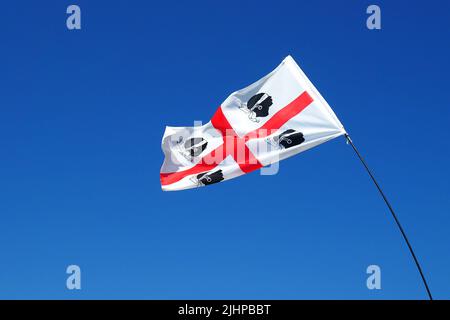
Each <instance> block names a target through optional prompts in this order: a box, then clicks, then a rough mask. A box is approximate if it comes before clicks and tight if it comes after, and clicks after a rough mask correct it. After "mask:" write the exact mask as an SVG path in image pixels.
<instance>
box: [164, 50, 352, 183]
mask: <svg viewBox="0 0 450 320" xmlns="http://www.w3.org/2000/svg"><path fill="white" fill-rule="evenodd" d="M345 133H346V132H345V129H344V127H343V126H342V124H341V122H340V121H339V119H338V118H337V117H336V115H335V114H334V112H333V110H332V109H331V107H330V106H329V105H328V103H327V102H326V101H325V99H324V98H323V97H322V96H321V95H320V93H319V92H318V91H317V89H316V88H315V87H314V85H313V84H312V83H311V82H310V81H309V79H308V78H307V77H306V75H305V74H304V73H303V71H302V70H301V69H300V67H299V66H298V65H297V63H296V62H295V61H294V59H293V58H292V57H291V56H288V57H287V58H286V59H284V60H283V62H282V63H281V64H280V65H279V66H278V67H277V68H276V69H275V70H274V71H272V72H271V73H269V74H268V75H267V76H265V77H264V78H262V79H260V80H259V81H257V82H255V83H253V84H252V85H250V86H248V87H247V88H244V89H242V90H239V91H236V92H234V93H232V94H231V95H230V96H229V97H228V98H227V99H226V100H225V101H224V102H223V103H222V105H221V106H220V107H219V109H218V110H217V111H216V113H215V114H214V116H213V117H212V119H211V121H210V122H208V123H207V124H205V125H203V126H199V127H166V131H165V132H164V137H163V140H162V149H163V151H164V155H165V160H164V163H163V166H162V168H161V174H160V178H161V186H162V189H163V190H167V191H168V190H182V189H189V188H194V187H198V186H204V185H209V184H213V183H217V182H221V181H223V180H227V179H231V178H234V177H237V176H240V175H242V174H245V173H248V172H251V171H253V170H256V169H259V168H261V167H263V166H267V165H270V164H272V163H275V162H277V161H280V160H282V159H285V158H288V157H290V156H292V155H294V154H297V153H299V152H302V151H305V150H308V149H310V148H312V147H314V146H317V145H319V144H321V143H323V142H326V141H328V140H331V139H333V138H336V137H338V136H341V135H343V134H345Z"/></svg>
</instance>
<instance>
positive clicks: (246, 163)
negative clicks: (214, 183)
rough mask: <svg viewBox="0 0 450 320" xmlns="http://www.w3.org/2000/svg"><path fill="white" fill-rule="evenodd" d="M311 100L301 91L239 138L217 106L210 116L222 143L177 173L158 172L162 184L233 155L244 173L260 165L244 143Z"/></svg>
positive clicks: (270, 129) (269, 131)
mask: <svg viewBox="0 0 450 320" xmlns="http://www.w3.org/2000/svg"><path fill="white" fill-rule="evenodd" d="M312 101H313V99H312V98H311V96H310V95H309V94H308V93H307V92H306V91H305V92H303V93H302V94H301V95H299V96H298V97H297V98H296V99H294V100H293V101H292V102H291V103H289V104H288V105H287V106H286V107H284V108H283V109H281V110H279V111H278V112H277V113H275V114H274V115H273V116H272V117H271V118H270V119H269V120H268V121H267V122H266V123H265V124H264V125H263V126H261V127H260V128H259V129H256V130H253V131H251V132H249V133H248V134H246V135H245V136H244V137H242V138H240V137H239V136H238V135H237V134H236V132H235V131H234V130H233V128H232V127H231V124H230V123H229V122H228V119H227V118H226V117H225V115H224V113H223V111H222V108H221V107H219V109H217V111H216V113H215V114H214V116H213V117H212V119H211V123H212V125H213V126H214V128H216V129H217V130H218V131H220V133H221V134H222V137H223V139H224V143H223V144H222V145H221V146H219V147H218V148H216V149H214V150H213V151H211V152H210V153H209V154H207V155H206V156H204V157H203V158H202V159H201V160H200V162H199V163H197V164H196V165H195V166H193V167H192V168H190V169H187V170H183V171H178V172H170V173H161V174H160V180H161V185H168V184H172V183H175V182H177V181H180V180H181V179H183V178H184V177H187V176H189V175H193V174H197V173H202V172H206V171H209V170H212V169H214V168H215V167H217V166H218V164H219V163H220V162H222V161H223V160H224V159H225V158H226V157H227V156H228V155H232V156H233V158H234V159H235V161H236V162H237V164H238V165H239V167H240V168H241V170H242V171H243V172H245V173H249V172H251V171H254V170H257V169H259V168H261V167H262V164H261V163H260V162H259V161H258V159H256V157H255V156H254V155H253V153H252V152H251V151H250V149H249V148H248V147H247V145H246V142H247V141H248V140H251V139H255V138H264V137H267V136H268V135H270V134H272V133H273V132H274V131H276V130H278V129H280V128H281V126H283V125H284V124H285V123H286V122H287V121H289V120H290V119H292V118H293V117H294V116H296V115H297V114H299V113H300V112H302V111H303V110H304V109H305V108H306V107H307V106H309V105H310V104H311V102H312ZM241 148H242V149H243V150H244V154H243V158H244V159H240V158H242V155H239V154H238V152H237V151H238V150H242V149H241Z"/></svg>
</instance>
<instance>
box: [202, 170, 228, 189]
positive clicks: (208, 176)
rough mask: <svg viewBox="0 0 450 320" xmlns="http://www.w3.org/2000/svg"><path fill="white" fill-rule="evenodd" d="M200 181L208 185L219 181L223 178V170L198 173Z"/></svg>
mask: <svg viewBox="0 0 450 320" xmlns="http://www.w3.org/2000/svg"><path fill="white" fill-rule="evenodd" d="M197 179H198V181H199V182H200V183H201V184H203V185H205V186H207V185H209V184H213V183H217V182H220V181H222V180H223V173H222V170H217V171H214V172H211V173H200V174H199V175H197Z"/></svg>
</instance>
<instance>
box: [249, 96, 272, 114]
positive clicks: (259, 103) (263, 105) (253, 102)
mask: <svg viewBox="0 0 450 320" xmlns="http://www.w3.org/2000/svg"><path fill="white" fill-rule="evenodd" d="M272 104H273V102H272V97H271V96H269V95H268V94H267V93H264V92H261V93H258V94H255V95H254V96H253V97H251V98H250V100H248V102H247V108H248V109H249V110H250V111H253V112H254V113H255V115H256V116H257V117H267V116H268V115H269V108H270V106H271V105H272Z"/></svg>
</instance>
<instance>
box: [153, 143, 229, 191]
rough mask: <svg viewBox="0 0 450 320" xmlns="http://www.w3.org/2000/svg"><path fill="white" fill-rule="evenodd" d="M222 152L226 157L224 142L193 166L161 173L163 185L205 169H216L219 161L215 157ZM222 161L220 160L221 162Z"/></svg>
mask: <svg viewBox="0 0 450 320" xmlns="http://www.w3.org/2000/svg"><path fill="white" fill-rule="evenodd" d="M220 153H222V157H223V159H225V158H224V155H225V152H224V148H223V144H222V145H220V146H219V147H217V148H216V149H214V150H213V151H211V152H210V153H208V154H207V155H206V156H204V157H203V158H202V159H201V160H200V162H199V163H197V164H196V165H195V166H193V167H192V168H189V169H187V170H183V171H178V172H167V173H161V174H160V180H161V185H163V186H165V185H168V184H172V183H175V182H177V181H180V180H181V179H183V178H184V177H187V176H190V175H191V174H197V173H202V172H205V171H209V170H211V169H214V168H215V167H217V165H218V163H217V161H215V160H214V159H215V158H216V157H219V156H218V155H219V154H220ZM219 163H220V162H219Z"/></svg>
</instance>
